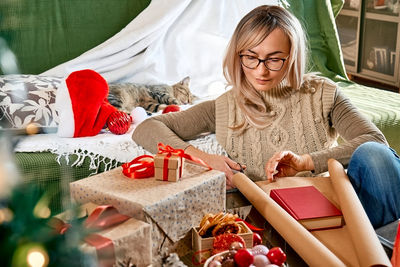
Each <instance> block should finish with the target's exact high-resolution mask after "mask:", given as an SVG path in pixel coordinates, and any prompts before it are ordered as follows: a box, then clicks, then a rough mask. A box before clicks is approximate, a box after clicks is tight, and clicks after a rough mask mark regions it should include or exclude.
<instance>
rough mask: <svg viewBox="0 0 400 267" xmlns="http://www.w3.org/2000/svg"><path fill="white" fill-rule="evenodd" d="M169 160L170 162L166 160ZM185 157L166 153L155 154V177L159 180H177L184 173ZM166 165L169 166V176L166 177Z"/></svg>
mask: <svg viewBox="0 0 400 267" xmlns="http://www.w3.org/2000/svg"><path fill="white" fill-rule="evenodd" d="M166 160H168V164H165V161H166ZM184 163H185V158H181V157H179V156H175V155H171V156H167V155H166V154H156V155H155V156H154V177H155V178H156V179H157V180H162V181H170V182H177V181H179V179H180V178H181V175H182V173H183V167H184ZM164 165H166V166H167V167H168V171H167V174H168V177H165V178H164V167H165V166H164Z"/></svg>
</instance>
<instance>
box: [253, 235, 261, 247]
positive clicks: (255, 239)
mask: <svg viewBox="0 0 400 267" xmlns="http://www.w3.org/2000/svg"><path fill="white" fill-rule="evenodd" d="M261 244H262V238H261V236H260V235H259V234H257V233H256V232H254V233H253V247H254V246H257V245H261Z"/></svg>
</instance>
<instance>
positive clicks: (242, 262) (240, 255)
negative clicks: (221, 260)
mask: <svg viewBox="0 0 400 267" xmlns="http://www.w3.org/2000/svg"><path fill="white" fill-rule="evenodd" d="M253 261H254V256H253V253H251V251H250V250H248V249H246V248H242V249H239V250H238V251H237V252H236V254H235V262H236V265H237V266H239V267H249V266H250V265H251V264H253Z"/></svg>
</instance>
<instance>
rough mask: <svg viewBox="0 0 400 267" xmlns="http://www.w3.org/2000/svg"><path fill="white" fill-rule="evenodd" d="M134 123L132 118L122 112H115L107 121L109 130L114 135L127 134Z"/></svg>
mask: <svg viewBox="0 0 400 267" xmlns="http://www.w3.org/2000/svg"><path fill="white" fill-rule="evenodd" d="M131 123H132V117H131V116H129V115H128V114H127V113H125V112H122V111H119V110H117V111H114V112H113V113H111V115H110V117H108V119H107V128H108V129H109V130H110V132H112V133H113V134H118V135H120V134H125V133H126V132H127V131H128V130H129V127H130V126H131Z"/></svg>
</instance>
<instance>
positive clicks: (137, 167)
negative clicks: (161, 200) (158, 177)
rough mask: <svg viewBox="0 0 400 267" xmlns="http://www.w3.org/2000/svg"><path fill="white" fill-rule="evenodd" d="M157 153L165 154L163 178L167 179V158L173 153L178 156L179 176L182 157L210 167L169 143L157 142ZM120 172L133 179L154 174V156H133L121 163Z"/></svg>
mask: <svg viewBox="0 0 400 267" xmlns="http://www.w3.org/2000/svg"><path fill="white" fill-rule="evenodd" d="M157 147H158V153H159V154H165V159H164V170H163V179H164V180H166V179H168V178H167V177H168V168H167V166H168V160H169V158H170V157H171V156H172V155H174V156H178V157H180V160H181V168H180V170H179V171H180V176H182V161H183V158H185V159H188V160H190V161H191V162H192V163H195V164H197V165H201V166H205V167H207V168H208V169H209V170H211V169H212V168H211V167H210V166H209V165H208V164H207V163H205V162H204V161H203V160H201V159H199V158H197V157H193V156H191V155H188V154H186V153H185V151H184V150H183V149H175V148H173V147H171V146H169V145H164V144H163V143H158V146H157ZM122 173H123V174H124V175H125V176H127V177H129V178H135V179H141V178H149V177H153V176H154V156H150V155H142V156H139V157H137V158H134V159H133V160H132V161H131V162H128V163H124V164H122Z"/></svg>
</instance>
